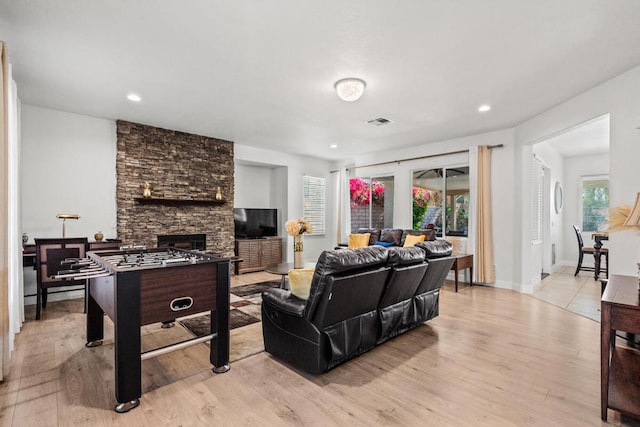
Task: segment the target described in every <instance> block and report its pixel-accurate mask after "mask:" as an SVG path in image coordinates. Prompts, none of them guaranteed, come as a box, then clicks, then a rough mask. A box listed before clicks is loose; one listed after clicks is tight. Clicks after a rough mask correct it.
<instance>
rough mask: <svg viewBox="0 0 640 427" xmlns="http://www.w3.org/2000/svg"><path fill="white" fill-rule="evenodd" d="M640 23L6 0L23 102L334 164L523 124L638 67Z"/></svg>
mask: <svg viewBox="0 0 640 427" xmlns="http://www.w3.org/2000/svg"><path fill="white" fill-rule="evenodd" d="M639 23H640V1H638V0H616V1H605V0H536V1H531V0H456V1H435V0H423V1H418V0H414V1H411V0H404V1H398V0H396V1H393V0H385V1H378V0H376V1H374V0H357V1H355V0H351V1H344V0H343V1H338V0H328V1H305V0H286V1H285V0H271V1H251V0H236V1H201V0H199V1H196V0H182V1H175V0H137V1H130V0H108V1H101V2H93V1H86V0H30V1H20V0H0V39H1V40H4V41H6V42H7V43H8V49H9V58H10V62H11V63H12V64H13V67H14V68H13V71H14V78H15V80H16V81H17V83H18V90H19V95H20V97H21V99H22V102H23V103H26V104H32V105H38V106H43V107H48V108H53V109H58V110H62V111H69V112H76V113H80V114H86V115H91V116H96V117H103V118H109V119H124V120H130V121H134V122H139V123H145V124H150V125H155V126H160V127H164V128H169V129H175V130H181V131H186V132H192V133H197V134H202V135H207V136H212V137H218V138H223V139H229V140H232V141H235V142H237V143H240V144H244V145H250V146H257V147H264V148H270V149H274V150H280V151H288V152H292V153H298V154H304V155H310V156H315V157H320V158H326V159H340V158H351V157H353V156H354V155H357V154H359V153H366V152H373V151H377V150H382V149H391V148H395V147H398V148H399V147H405V146H410V145H416V144H423V143H428V142H434V141H441V140H444V139H449V138H454V137H460V136H466V135H472V134H477V133H481V132H486V131H491V130H497V129H503V128H508V127H513V126H516V125H518V124H520V123H522V122H523V121H525V120H527V119H529V118H531V117H533V116H535V115H537V114H539V113H541V112H543V111H545V110H547V109H549V108H551V107H553V106H554V105H557V104H558V103H561V102H562V101H564V100H567V99H569V98H571V97H573V96H575V95H577V94H579V93H581V92H583V91H585V90H587V89H589V88H591V87H593V86H595V85H597V84H600V83H602V82H604V81H606V80H608V79H610V78H611V77H613V76H616V75H618V74H620V73H622V72H624V71H626V70H628V69H630V68H633V67H634V66H636V65H638V64H640V43H639V41H640V24H639ZM344 77H359V78H362V79H364V80H365V81H366V82H367V88H366V90H365V94H364V96H363V97H362V98H361V99H360V100H359V101H356V102H353V103H347V102H344V101H341V100H340V99H338V98H337V96H336V95H335V92H334V89H333V84H334V83H335V82H336V81H337V80H339V79H341V78H344ZM130 92H135V93H138V94H140V95H141V96H142V102H140V103H138V104H133V103H131V102H129V101H127V100H126V98H125V96H126V95H127V94H128V93H130ZM484 103H488V104H491V105H492V106H493V109H492V110H491V111H490V112H488V113H482V114H481V113H478V112H477V111H476V109H477V107H478V106H479V105H480V104H484ZM378 117H384V118H387V119H389V120H391V121H393V123H392V124H389V125H386V126H372V125H368V124H365V122H366V121H367V120H370V119H374V118H378ZM332 143H335V144H338V145H339V148H338V149H330V148H329V147H328V146H329V144H332Z"/></svg>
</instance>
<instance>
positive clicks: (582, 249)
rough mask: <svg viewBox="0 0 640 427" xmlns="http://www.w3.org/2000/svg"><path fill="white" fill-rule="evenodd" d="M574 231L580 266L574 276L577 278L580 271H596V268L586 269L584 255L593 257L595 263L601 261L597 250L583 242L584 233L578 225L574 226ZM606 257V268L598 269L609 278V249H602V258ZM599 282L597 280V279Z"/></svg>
mask: <svg viewBox="0 0 640 427" xmlns="http://www.w3.org/2000/svg"><path fill="white" fill-rule="evenodd" d="M573 230H574V231H575V233H576V238H577V239H578V266H577V267H576V272H575V274H574V276H577V275H578V273H579V272H580V271H593V272H595V271H596V268H595V267H585V266H583V265H582V261H583V259H584V254H588V255H593V258H594V263H596V262H600V259H598V258H597V257H596V249H595V248H592V247H585V246H584V241H583V240H582V232H581V231H580V228H579V227H578V226H577V225H574V226H573ZM603 256H604V257H606V263H605V268H604V269H602V268H598V270H599V271H600V272H603V273H606V275H607V277H609V249H607V248H601V249H600V258H602V257H603ZM598 267H599V266H598ZM595 279H596V280H597V278H595Z"/></svg>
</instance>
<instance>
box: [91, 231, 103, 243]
mask: <svg viewBox="0 0 640 427" xmlns="http://www.w3.org/2000/svg"><path fill="white" fill-rule="evenodd" d="M93 238H94V239H96V242H101V241H102V239H104V234H102V231H98V232H97V233H96V234H94V235H93Z"/></svg>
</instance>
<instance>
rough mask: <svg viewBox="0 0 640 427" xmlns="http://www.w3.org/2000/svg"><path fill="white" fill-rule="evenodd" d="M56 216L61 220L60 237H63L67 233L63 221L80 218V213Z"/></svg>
mask: <svg viewBox="0 0 640 427" xmlns="http://www.w3.org/2000/svg"><path fill="white" fill-rule="evenodd" d="M56 218H58V219H61V220H62V238H63V239H64V238H65V237H67V236H66V234H67V230H66V228H65V221H66V220H68V219H80V215H78V214H58V215H56Z"/></svg>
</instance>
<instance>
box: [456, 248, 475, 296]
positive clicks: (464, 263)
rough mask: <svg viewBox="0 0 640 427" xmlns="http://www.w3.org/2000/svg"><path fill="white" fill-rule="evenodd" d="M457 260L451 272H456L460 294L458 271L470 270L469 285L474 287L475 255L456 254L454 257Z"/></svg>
mask: <svg viewBox="0 0 640 427" xmlns="http://www.w3.org/2000/svg"><path fill="white" fill-rule="evenodd" d="M453 256H454V257H455V258H456V260H455V261H454V262H453V265H452V266H451V270H453V271H454V277H455V282H456V292H458V271H460V270H464V269H465V268H468V269H469V284H470V286H473V254H455V255H453Z"/></svg>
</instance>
